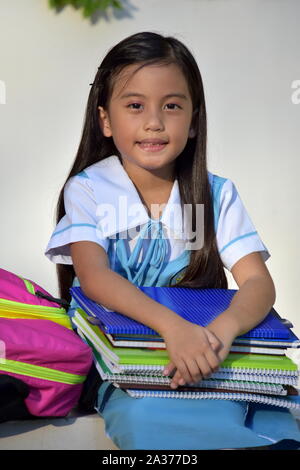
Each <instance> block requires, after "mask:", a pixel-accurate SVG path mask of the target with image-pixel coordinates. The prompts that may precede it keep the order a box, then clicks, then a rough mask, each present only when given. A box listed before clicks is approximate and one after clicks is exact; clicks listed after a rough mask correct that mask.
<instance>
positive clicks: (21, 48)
mask: <svg viewBox="0 0 300 470" xmlns="http://www.w3.org/2000/svg"><path fill="white" fill-rule="evenodd" d="M125 7H126V10H125V11H124V12H123V13H117V14H113V12H112V11H110V13H109V14H108V15H105V16H103V15H102V16H101V17H100V20H99V21H98V22H96V23H94V24H92V23H91V22H90V21H89V20H85V19H83V18H82V16H81V14H80V12H77V11H75V10H73V9H72V8H71V7H67V8H65V9H64V10H63V11H62V12H60V13H59V14H56V12H55V11H53V10H50V9H49V8H48V1H47V0H26V1H24V0H14V1H13V2H7V1H5V0H0V149H1V172H0V198H1V232H0V240H1V243H0V266H1V267H3V268H5V269H8V270H11V271H13V272H15V273H18V274H21V275H23V276H25V277H28V278H29V279H33V280H35V281H36V282H38V283H40V284H41V285H43V286H44V287H45V288H46V289H47V290H49V291H50V292H51V293H52V294H54V295H56V294H57V283H56V274H55V266H54V265H52V264H51V263H50V262H49V261H48V260H47V259H46V257H45V256H44V250H45V247H46V245H47V243H48V239H49V238H50V235H51V233H52V230H53V228H54V210H55V206H56V202H57V197H58V194H59V190H60V188H61V185H62V184H63V182H64V180H65V177H66V175H67V173H68V171H69V168H70V166H71V164H72V162H73V159H74V156H75V152H76V149H77V146H78V143H79V139H80V134H81V129H82V124H83V114H84V109H85V105H86V101H87V96H88V93H89V89H90V87H89V83H91V82H92V81H93V78H94V75H95V72H96V70H97V67H98V65H99V64H100V62H101V60H102V58H103V57H104V55H105V54H106V52H107V50H108V49H109V48H110V47H112V46H113V45H114V44H116V43H117V42H118V41H120V40H121V39H123V38H125V37H126V36H128V35H130V34H133V33H135V32H138V31H143V30H150V31H155V32H159V33H162V34H164V35H174V36H176V37H177V38H178V39H180V40H182V41H183V42H184V43H185V44H186V45H187V46H188V47H189V48H190V49H191V51H192V52H193V53H194V55H195V57H196V60H197V62H198V64H199V67H200V70H201V73H202V77H203V81H204V87H205V93H206V101H207V112H208V123H209V144H208V145H209V148H208V150H209V169H210V170H211V171H213V172H215V173H217V174H219V175H221V176H226V177H229V178H231V179H232V180H233V181H234V182H235V184H236V185H237V187H238V189H239V192H240V194H241V196H242V199H243V201H244V203H245V205H246V207H247V209H248V212H249V213H250V215H251V218H252V220H253V222H254V224H255V225H256V228H257V229H258V232H259V233H260V236H261V237H262V239H263V241H264V243H265V244H266V245H267V247H268V249H269V251H270V252H271V254H272V256H271V258H270V260H269V261H268V267H269V270H270V272H271V274H272V276H273V279H274V281H275V284H276V287H277V300H276V304H275V308H277V310H278V311H279V312H280V313H281V314H282V315H283V316H284V317H288V318H289V319H290V320H291V321H292V322H293V323H294V325H295V330H294V331H295V332H296V334H298V335H300V316H299V289H300V284H299V279H300V269H299V254H298V245H299V243H298V241H299V237H300V224H299V215H298V207H299V202H298V201H299V198H298V197H297V193H298V184H299V183H298V182H299V173H300V163H299V162H300V152H299V147H300V132H299V127H300V88H299V89H298V92H297V90H295V89H293V88H292V84H293V83H294V82H295V81H296V80H300V28H299V17H300V2H299V1H298V0H127V1H126V2H125ZM293 93H294V101H295V102H294V103H293V100H292V95H293ZM4 95H5V96H4ZM297 103H298V104H297Z"/></svg>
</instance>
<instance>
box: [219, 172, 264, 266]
mask: <svg viewBox="0 0 300 470" xmlns="http://www.w3.org/2000/svg"><path fill="white" fill-rule="evenodd" d="M219 204H220V205H219V217H218V223H217V230H216V235H217V244H218V249H219V253H220V256H221V259H222V262H223V265H224V266H225V268H227V269H228V270H229V271H230V270H231V269H232V267H233V266H234V264H235V263H236V262H237V261H238V260H239V259H241V258H243V257H244V256H246V255H248V254H250V253H253V252H260V253H261V254H262V257H263V260H264V261H266V260H267V259H268V258H269V257H270V253H269V252H268V250H267V248H266V246H265V245H264V243H263V242H262V240H261V239H260V236H259V234H258V232H257V230H256V229H255V227H254V225H253V223H252V221H251V219H250V217H249V215H248V213H247V211H246V209H245V207H244V204H243V202H242V201H241V198H240V196H239V194H238V191H237V189H236V187H235V185H234V184H233V182H232V181H231V180H229V179H226V180H225V182H224V184H223V186H222V190H221V192H220V201H219Z"/></svg>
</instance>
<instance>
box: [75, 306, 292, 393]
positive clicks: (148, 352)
mask: <svg viewBox="0 0 300 470" xmlns="http://www.w3.org/2000/svg"><path fill="white" fill-rule="evenodd" d="M84 319H86V314H85V312H84V311H82V310H80V311H78V312H76V313H75V316H74V317H73V322H74V323H75V325H76V326H77V327H78V329H79V330H78V331H79V332H81V334H82V335H83V336H84V337H85V338H86V339H87V340H88V341H89V342H90V343H91V344H92V345H93V348H94V349H95V350H96V351H97V352H98V355H99V356H98V358H97V362H98V363H99V366H100V369H101V373H100V375H101V377H102V379H103V380H116V379H117V375H118V379H120V380H123V379H124V380H123V381H125V382H126V381H128V380H129V381H132V380H133V381H136V382H137V383H142V382H144V381H145V377H147V376H148V377H151V376H156V377H157V378H160V379H161V381H160V383H164V384H167V383H170V381H171V379H170V378H168V377H167V378H166V377H164V376H163V375H162V371H163V368H164V366H166V365H167V364H168V363H169V357H168V353H167V351H166V350H153V349H147V348H143V349H137V348H116V347H113V346H112V345H111V344H110V342H109V341H108V339H107V338H106V335H105V334H104V333H103V332H102V331H101V330H100V329H98V331H97V335H96V337H93V335H92V334H91V330H92V331H93V329H95V328H96V327H95V326H93V325H92V326H91V330H90V329H87V328H86V322H84V321H83V320H84ZM95 338H96V339H95ZM116 374H117V375H116ZM128 376H131V379H127V377H128ZM298 377H299V373H298V367H297V365H296V364H294V362H293V361H292V360H291V359H290V358H288V357H287V356H265V355H258V354H238V353H232V354H231V353H230V354H229V355H228V356H227V358H226V359H225V360H224V361H223V363H222V364H221V365H220V368H219V370H218V371H217V372H215V373H214V374H212V378H226V379H233V380H247V381H248V380H250V381H259V382H267V383H268V382H271V383H283V384H290V385H296V384H297V381H298ZM166 379H167V380H166Z"/></svg>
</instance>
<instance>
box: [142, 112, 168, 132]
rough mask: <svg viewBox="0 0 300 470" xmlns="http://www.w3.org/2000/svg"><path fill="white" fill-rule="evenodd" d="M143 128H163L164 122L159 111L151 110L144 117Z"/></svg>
mask: <svg viewBox="0 0 300 470" xmlns="http://www.w3.org/2000/svg"><path fill="white" fill-rule="evenodd" d="M144 128H145V130H151V131H160V130H163V129H164V122H163V119H162V116H161V114H160V112H158V111H152V112H149V113H148V114H147V116H146V117H145V124H144Z"/></svg>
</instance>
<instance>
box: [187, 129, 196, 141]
mask: <svg viewBox="0 0 300 470" xmlns="http://www.w3.org/2000/svg"><path fill="white" fill-rule="evenodd" d="M196 135H197V132H196V129H194V128H193V127H191V128H190V130H189V138H190V139H193V138H194V137H196Z"/></svg>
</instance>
